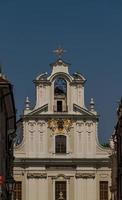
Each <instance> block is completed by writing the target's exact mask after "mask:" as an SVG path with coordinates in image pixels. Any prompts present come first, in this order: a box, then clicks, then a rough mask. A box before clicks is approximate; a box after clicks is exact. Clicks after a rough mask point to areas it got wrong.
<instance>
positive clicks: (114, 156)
mask: <svg viewBox="0 0 122 200" xmlns="http://www.w3.org/2000/svg"><path fill="white" fill-rule="evenodd" d="M110 147H111V150H112V151H111V155H110V158H111V167H112V174H111V178H112V183H111V187H110V191H111V199H112V200H118V199H117V140H116V134H115V133H114V134H113V135H112V137H111V139H110Z"/></svg>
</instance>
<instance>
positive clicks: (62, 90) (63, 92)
mask: <svg viewBox="0 0 122 200" xmlns="http://www.w3.org/2000/svg"><path fill="white" fill-rule="evenodd" d="M54 102H55V105H54V111H57V112H65V111H66V110H67V82H66V80H65V79H64V78H62V77H57V78H56V80H55V82H54Z"/></svg>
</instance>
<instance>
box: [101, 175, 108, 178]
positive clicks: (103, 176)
mask: <svg viewBox="0 0 122 200" xmlns="http://www.w3.org/2000/svg"><path fill="white" fill-rule="evenodd" d="M100 177H101V178H107V177H108V174H100Z"/></svg>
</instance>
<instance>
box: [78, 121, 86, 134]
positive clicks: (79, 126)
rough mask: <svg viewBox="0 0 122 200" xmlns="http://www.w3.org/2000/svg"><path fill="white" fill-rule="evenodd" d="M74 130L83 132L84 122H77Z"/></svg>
mask: <svg viewBox="0 0 122 200" xmlns="http://www.w3.org/2000/svg"><path fill="white" fill-rule="evenodd" d="M76 130H77V132H79V133H81V132H83V131H84V123H82V122H78V123H77V125H76Z"/></svg>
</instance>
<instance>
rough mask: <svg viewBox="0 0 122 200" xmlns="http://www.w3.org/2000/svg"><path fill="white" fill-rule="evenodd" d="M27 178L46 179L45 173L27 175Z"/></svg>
mask: <svg viewBox="0 0 122 200" xmlns="http://www.w3.org/2000/svg"><path fill="white" fill-rule="evenodd" d="M27 178H28V179H29V178H38V179H39V178H47V173H27Z"/></svg>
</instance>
